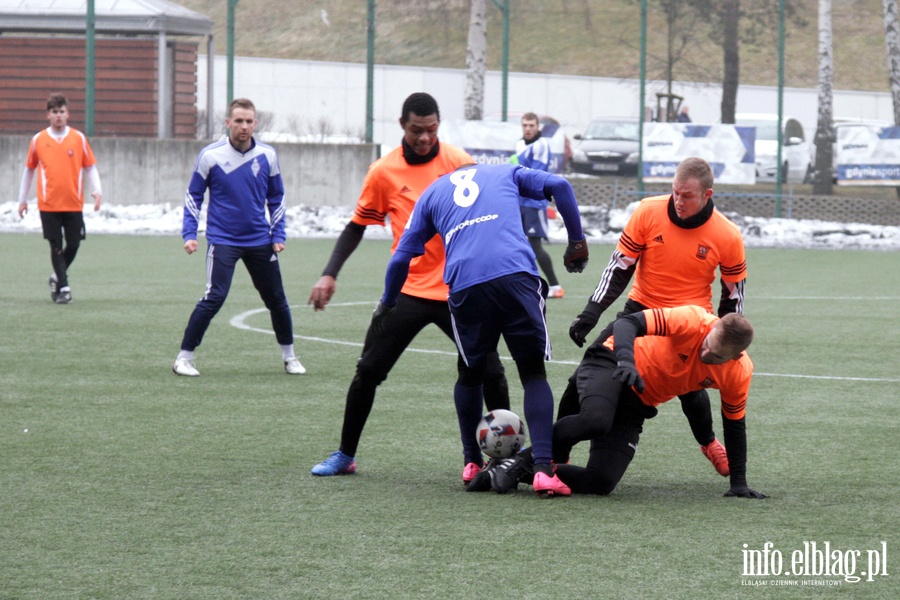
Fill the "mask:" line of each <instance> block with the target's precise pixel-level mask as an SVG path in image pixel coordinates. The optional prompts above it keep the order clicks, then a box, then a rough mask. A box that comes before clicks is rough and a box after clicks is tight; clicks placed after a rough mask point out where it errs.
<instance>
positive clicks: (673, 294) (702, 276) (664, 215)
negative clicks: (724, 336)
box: [616, 195, 747, 312]
mask: <svg viewBox="0 0 900 600" xmlns="http://www.w3.org/2000/svg"><path fill="white" fill-rule="evenodd" d="M669 198H670V196H668V195H666V196H654V197H652V198H645V199H644V200H642V201H641V203H640V204H639V205H638V207H637V209H635V211H634V214H633V215H632V216H631V218H630V219H629V220H628V224H627V225H626V226H625V230H624V231H622V235H621V237H620V238H619V243H618V245H617V246H616V250H618V251H619V252H621V253H622V254H624V255H625V256H628V257H630V258H636V259H638V261H637V269H636V272H635V278H634V284H633V285H632V287H631V292H629V294H628V297H629V298H631V299H632V300H634V301H635V302H640V303H641V304H643V305H644V306H683V305H687V304H696V305H698V306H703V307H705V308H706V310H708V311H710V312H712V288H711V286H712V283H713V281H715V279H716V268H717V267H718V268H719V270H720V271H721V275H722V280H723V281H727V282H729V283H737V282H739V281H743V280H744V279H746V278H747V263H746V259H745V256H744V241H743V239H742V238H741V231H740V229H739V228H738V226H737V225H735V224H734V223H732V222H731V221H729V220H728V219H727V218H726V217H725V215H723V214H722V213H720V212H719V210H718V209H713V212H712V215H711V216H710V218H709V220H707V221H706V223H704V224H703V225H701V226H700V227H697V228H694V229H684V228H682V227H678V226H677V225H675V224H674V223H672V221H671V219H669V215H668V205H669Z"/></svg>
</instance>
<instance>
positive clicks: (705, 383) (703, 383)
mask: <svg viewBox="0 0 900 600" xmlns="http://www.w3.org/2000/svg"><path fill="white" fill-rule="evenodd" d="M715 384H716V382H715V381H713V380H712V379H711V378H710V377H707V378H706V379H704V380H703V381H701V382H700V387H703V388H708V387H712V386H714V385H715Z"/></svg>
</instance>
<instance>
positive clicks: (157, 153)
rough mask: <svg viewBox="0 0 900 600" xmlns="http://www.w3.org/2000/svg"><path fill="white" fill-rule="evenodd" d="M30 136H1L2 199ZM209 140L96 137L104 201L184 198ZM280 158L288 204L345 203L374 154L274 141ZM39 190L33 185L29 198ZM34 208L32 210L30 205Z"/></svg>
mask: <svg viewBox="0 0 900 600" xmlns="http://www.w3.org/2000/svg"><path fill="white" fill-rule="evenodd" d="M30 141H31V138H30V137H28V136H0V199H2V201H3V202H6V201H16V200H17V199H18V194H19V184H20V182H21V180H22V170H23V169H24V167H25V157H26V154H27V153H28V144H29V142H30ZM206 143H207V142H203V141H194V140H157V139H147V138H99V137H98V138H94V139H92V140H91V147H92V148H93V149H94V154H95V155H96V157H97V166H98V168H99V170H100V180H101V183H102V184H103V201H104V202H108V203H110V204H117V205H129V204H151V203H153V204H156V203H172V204H181V203H182V202H184V193H185V190H186V189H187V185H188V182H189V181H190V178H191V173H192V171H193V169H194V163H195V162H196V160H197V154H198V153H199V152H200V150H201V148H203V146H205V145H206ZM273 146H274V147H275V149H276V151H277V152H278V159H279V161H280V162H281V172H282V178H283V179H284V188H285V199H286V201H287V204H288V206H294V205H297V204H304V205H307V206H324V205H347V206H352V205H353V204H355V203H356V199H357V198H358V197H359V191H360V189H361V188H362V183H363V178H364V177H365V175H366V171H367V170H368V167H369V165H370V164H371V163H372V161H374V160H375V158H376V152H377V146H375V145H371V144H273ZM36 195H37V193H36V192H35V188H34V186H33V185H32V187H31V190H30V192H29V194H28V198H29V200H31V199H33V198H35V197H36ZM32 208H35V207H34V206H32Z"/></svg>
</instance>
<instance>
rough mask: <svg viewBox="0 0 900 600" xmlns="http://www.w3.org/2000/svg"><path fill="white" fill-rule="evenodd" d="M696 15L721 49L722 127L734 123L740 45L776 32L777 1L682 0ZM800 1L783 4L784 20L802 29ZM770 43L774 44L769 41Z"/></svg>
mask: <svg viewBox="0 0 900 600" xmlns="http://www.w3.org/2000/svg"><path fill="white" fill-rule="evenodd" d="M686 1H688V2H689V3H690V5H691V6H692V7H693V8H694V10H695V11H696V17H697V19H698V21H703V22H708V23H709V35H710V38H712V40H713V41H715V42H716V43H717V44H718V45H719V46H721V47H722V56H723V67H724V70H723V78H722V115H721V119H722V122H723V123H734V113H735V108H736V106H737V92H738V84H739V83H740V64H741V63H740V45H741V44H742V43H746V44H754V43H756V42H757V40H758V39H759V38H760V37H762V36H768V37H771V35H772V32H773V31H778V14H779V10H778V4H779V2H780V0H752V1H751V2H745V3H744V4H743V5H742V4H741V0H686ZM801 4H802V2H801V1H800V0H784V10H785V18H786V19H787V20H789V21H790V22H791V23H792V24H793V25H795V26H796V27H805V26H806V24H807V23H806V21H805V20H804V19H803V17H802V15H801V14H800V12H799V8H800V7H801ZM773 41H774V40H773Z"/></svg>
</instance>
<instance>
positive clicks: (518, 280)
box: [449, 273, 551, 367]
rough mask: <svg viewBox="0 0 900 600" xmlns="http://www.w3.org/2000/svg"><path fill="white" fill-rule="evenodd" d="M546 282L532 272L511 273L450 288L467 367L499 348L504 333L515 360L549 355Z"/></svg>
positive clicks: (456, 331) (455, 325) (459, 344)
mask: <svg viewBox="0 0 900 600" xmlns="http://www.w3.org/2000/svg"><path fill="white" fill-rule="evenodd" d="M546 297H547V283H546V282H545V281H544V280H542V279H541V278H540V277H536V276H534V275H531V274H530V273H512V274H510V275H505V276H503V277H498V278H497V279H491V280H490V281H485V282H484V283H479V284H477V285H473V286H471V287H468V288H465V289H463V290H460V291H457V292H451V293H450V298H449V302H450V314H451V315H452V317H453V332H454V338H455V339H456V347H457V348H458V349H459V353H460V356H462V357H463V360H465V361H466V364H467V365H468V366H470V367H471V366H473V365H477V364H479V363H480V362H481V361H482V360H484V358H485V357H486V356H487V355H488V354H489V353H491V352H494V351H496V349H497V343H498V342H499V341H500V337H501V336H502V337H503V339H504V341H505V342H506V346H507V347H508V348H509V353H510V354H512V357H513V359H514V360H515V361H516V362H519V361H523V360H528V359H530V358H536V359H543V360H550V356H551V353H550V337H549V335H548V333H547V322H546V320H545V319H544V306H545V300H544V299H545V298H546Z"/></svg>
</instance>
